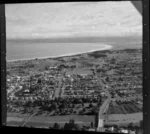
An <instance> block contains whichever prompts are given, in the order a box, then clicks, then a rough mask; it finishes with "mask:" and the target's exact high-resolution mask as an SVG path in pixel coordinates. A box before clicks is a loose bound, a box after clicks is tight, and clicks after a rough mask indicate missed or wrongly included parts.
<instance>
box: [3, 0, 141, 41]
mask: <svg viewBox="0 0 150 134" xmlns="http://www.w3.org/2000/svg"><path fill="white" fill-rule="evenodd" d="M6 33H7V38H47V37H49V38H55V37H56V38H59V37H64V36H69V37H73V36H87V35H88V36H108V35H109V36H114V35H115V36H129V35H133V34H135V35H142V17H141V15H140V14H139V13H138V11H136V9H135V8H134V6H133V5H132V4H131V3H130V2H129V1H124V2H86V3H84V2H71V3H39V4H13V5H10V4H7V5H6Z"/></svg>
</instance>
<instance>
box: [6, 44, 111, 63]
mask: <svg viewBox="0 0 150 134" xmlns="http://www.w3.org/2000/svg"><path fill="white" fill-rule="evenodd" d="M103 46H104V47H103V48H101V49H95V50H89V51H85V52H77V53H68V54H62V55H57V56H45V57H35V58H26V59H15V60H7V58H6V62H17V61H30V60H36V59H37V60H41V59H50V58H51V59H53V58H61V57H67V56H75V55H79V54H85V53H90V52H95V51H103V50H109V49H112V48H113V46H111V45H108V44H103Z"/></svg>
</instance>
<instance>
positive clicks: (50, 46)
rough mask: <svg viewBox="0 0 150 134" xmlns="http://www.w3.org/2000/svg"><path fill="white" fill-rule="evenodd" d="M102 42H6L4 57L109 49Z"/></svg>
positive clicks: (56, 54)
mask: <svg viewBox="0 0 150 134" xmlns="http://www.w3.org/2000/svg"><path fill="white" fill-rule="evenodd" d="M110 48H111V46H110V45H107V44H103V43H46V42H43V43H41V42H36V43H35V42H30V43H29V42H11V41H7V43H6V59H7V60H8V61H12V60H25V59H34V58H47V57H57V56H65V55H74V54H79V53H85V52H90V51H96V50H105V49H110Z"/></svg>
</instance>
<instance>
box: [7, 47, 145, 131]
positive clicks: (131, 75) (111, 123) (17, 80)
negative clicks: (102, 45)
mask: <svg viewBox="0 0 150 134" xmlns="http://www.w3.org/2000/svg"><path fill="white" fill-rule="evenodd" d="M141 55H142V50H141V49H124V50H104V51H95V52H91V53H84V54H79V55H73V56H66V57H58V58H53V59H52V58H50V59H45V61H44V59H35V60H33V61H32V60H31V61H22V62H21V61H16V62H10V63H7V64H8V66H7V102H8V104H7V112H8V113H9V115H11V113H18V114H28V116H29V117H30V116H32V115H33V116H34V117H38V116H41V115H42V114H43V113H44V116H46V117H48V118H53V117H60V119H59V120H60V122H61V121H62V122H63V120H61V117H70V118H68V121H67V122H65V121H64V123H61V125H60V123H59V121H55V120H54V121H53V122H55V123H50V122H49V124H48V127H49V128H53V129H54V128H57V129H65V130H66V129H71V127H68V124H71V123H72V124H74V128H72V130H87V131H105V132H124V133H129V132H132V133H134V134H136V131H137V130H138V129H141V127H142V123H141V122H142V120H143V119H142V109H143V97H142V56H141ZM119 115H125V117H124V119H121V118H119V117H118V116H119ZM131 115H132V117H134V116H135V119H132V118H129V117H130V116H131ZM136 115H138V118H136V117H137V116H136ZM139 115H140V116H139ZM71 116H72V117H71ZM73 116H89V117H90V118H91V120H90V119H89V120H88V121H85V122H84V120H82V123H78V122H79V121H78V120H76V118H73ZM113 116H114V118H113ZM117 117H118V118H117ZM116 118H117V119H116ZM115 119H116V120H115ZM124 120H125V121H124ZM28 122H30V121H25V122H22V123H23V124H24V126H29V125H27V124H28ZM68 122H69V123H68ZM8 124H9V122H8ZM50 124H52V125H50ZM62 124H63V125H62ZM84 124H86V125H85V126H84ZM20 126H21V123H20ZM30 126H31V125H30ZM118 126H119V127H118ZM32 127H34V124H32ZM137 128H138V129H137Z"/></svg>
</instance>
